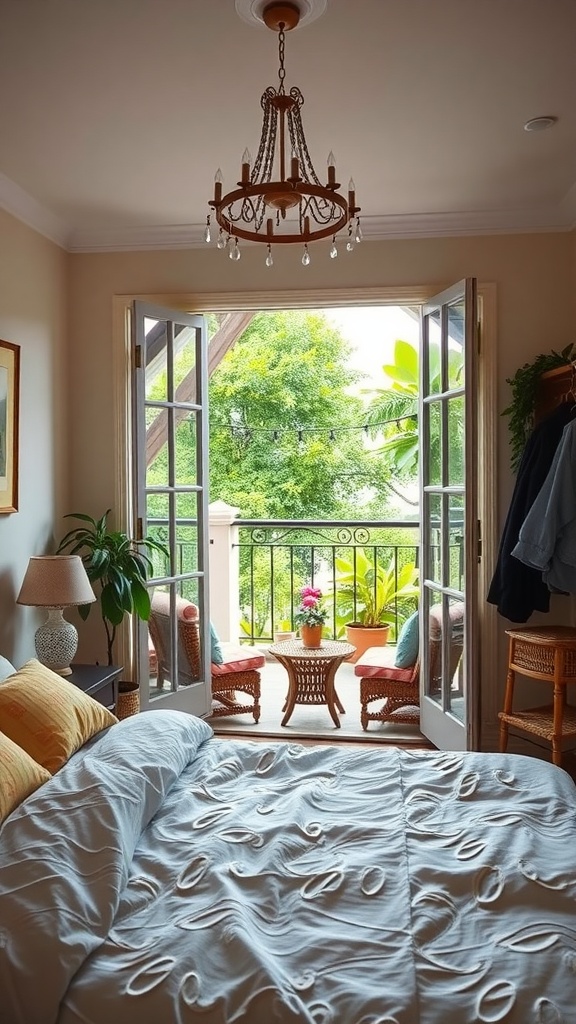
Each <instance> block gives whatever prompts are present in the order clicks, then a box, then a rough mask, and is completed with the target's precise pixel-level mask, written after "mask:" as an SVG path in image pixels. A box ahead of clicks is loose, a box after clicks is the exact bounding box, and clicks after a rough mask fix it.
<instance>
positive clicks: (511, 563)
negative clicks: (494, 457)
mask: <svg viewBox="0 0 576 1024" xmlns="http://www.w3.org/2000/svg"><path fill="white" fill-rule="evenodd" d="M571 417H572V406H571V403H570V402H562V403H561V404H560V405H559V406H557V408H556V409H554V411H553V412H551V413H550V414H549V415H548V416H547V417H546V418H545V419H544V420H542V422H541V423H539V424H538V426H537V427H535V428H534V430H533V431H532V433H531V435H530V437H529V438H528V441H527V443H526V446H525V448H524V451H523V453H522V458H521V460H520V465H519V467H518V475H517V477H516V483H515V485H514V491H513V494H512V500H511V502H510V508H509V509H508V515H507V517H506V522H505V524H504V530H503V532H502V537H501V540H500V547H499V551H498V558H497V562H496V568H495V570H494V576H493V578H492V582H491V584H490V589H489V591H488V596H487V601H488V602H489V603H490V604H495V605H497V607H498V611H499V613H500V615H503V616H504V617H505V618H507V619H510V621H511V622H526V621H527V620H528V619H529V618H530V616H531V615H532V612H535V611H539V612H547V611H549V609H550V591H549V589H548V587H547V586H546V583H545V582H544V580H543V579H542V571H541V570H540V569H536V568H534V567H533V566H530V565H526V564H525V563H524V562H521V561H520V560H519V559H518V558H514V557H513V555H512V550H513V549H514V548H515V546H516V544H517V543H518V539H519V536H520V529H521V527H522V525H523V523H524V521H525V519H526V516H527V515H528V513H529V511H530V509H531V508H532V505H533V504H534V502H535V500H536V498H537V496H538V493H539V491H540V489H541V487H542V485H543V483H544V481H545V479H546V476H547V474H548V471H549V469H550V466H551V463H552V461H553V459H554V455H555V454H556V450H557V448H558V445H559V444H560V440H561V438H562V431H563V430H564V427H565V426H566V424H567V423H569V422H570V420H571Z"/></svg>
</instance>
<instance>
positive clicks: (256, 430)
mask: <svg viewBox="0 0 576 1024" xmlns="http://www.w3.org/2000/svg"><path fill="white" fill-rule="evenodd" d="M417 419H418V416H417V414H416V413H407V414H406V415H405V416H394V417H393V418H392V419H386V420H378V422H377V423H372V424H369V423H362V424H350V425H348V424H347V425H346V426H341V427H330V428H328V427H316V426H313V427H281V428H279V427H251V426H248V425H247V424H240V423H228V424H219V425H215V426H213V427H211V429H212V430H222V431H226V432H227V431H230V433H231V434H232V436H233V437H234V435H235V434H236V433H237V434H239V435H241V436H242V437H246V436H249V437H251V436H252V434H268V435H269V436H270V437H271V438H272V440H273V441H278V440H279V439H280V434H291V433H294V434H296V435H297V436H298V440H299V441H303V440H304V434H326V433H327V434H328V437H329V440H330V441H335V440H336V434H337V433H338V434H343V433H346V432H350V431H356V430H357V431H361V432H363V433H364V434H365V435H366V436H368V434H369V433H370V428H371V427H372V429H376V428H377V427H385V426H388V425H389V424H391V423H393V424H395V426H396V427H397V428H398V429H400V424H401V422H402V421H403V420H417Z"/></svg>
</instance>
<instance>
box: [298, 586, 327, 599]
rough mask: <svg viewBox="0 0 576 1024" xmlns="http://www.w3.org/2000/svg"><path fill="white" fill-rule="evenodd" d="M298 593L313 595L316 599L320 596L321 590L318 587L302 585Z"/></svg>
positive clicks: (305, 595)
mask: <svg viewBox="0 0 576 1024" xmlns="http://www.w3.org/2000/svg"><path fill="white" fill-rule="evenodd" d="M300 593H301V594H302V597H314V598H315V599H316V600H318V598H320V597H322V591H321V590H320V589H319V587H302V590H301V591H300Z"/></svg>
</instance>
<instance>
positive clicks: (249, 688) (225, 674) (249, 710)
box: [148, 591, 266, 722]
mask: <svg viewBox="0 0 576 1024" xmlns="http://www.w3.org/2000/svg"><path fill="white" fill-rule="evenodd" d="M176 617H177V620H178V677H179V678H178V682H179V685H181V686H189V685H190V684H191V683H194V682H196V681H197V680H198V679H200V623H199V619H198V609H197V607H196V605H195V604H192V602H191V601H186V600H184V598H180V597H179V598H177V599H176ZM148 629H149V632H150V637H151V639H152V643H153V645H154V650H155V654H156V666H155V667H156V676H157V682H158V686H159V687H162V686H163V685H164V680H165V679H168V678H170V656H169V652H170V596H169V594H167V593H165V592H164V591H156V592H155V593H154V594H153V596H152V610H151V612H150V619H149V620H148ZM222 650H223V654H224V661H223V663H222V664H221V665H216V664H215V663H214V662H212V664H211V667H210V669H211V671H210V674H211V683H212V701H213V705H212V712H211V715H212V717H214V718H217V717H219V716H223V715H243V714H252V715H253V716H254V721H255V722H258V720H259V718H260V671H259V670H260V669H261V668H262V667H263V665H264V664H265V661H266V659H265V657H264V655H263V654H261V653H260V651H258V650H257V649H256V648H254V647H240V646H238V647H236V646H234V645H233V644H228V643H223V644H222ZM238 692H239V693H241V694H244V695H245V697H247V698H249V700H247V699H243V700H239V699H238V697H237V693H238Z"/></svg>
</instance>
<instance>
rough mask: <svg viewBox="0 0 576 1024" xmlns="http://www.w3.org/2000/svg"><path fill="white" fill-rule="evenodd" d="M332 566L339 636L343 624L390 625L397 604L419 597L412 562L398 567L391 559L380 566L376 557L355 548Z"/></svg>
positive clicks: (393, 620)
mask: <svg viewBox="0 0 576 1024" xmlns="http://www.w3.org/2000/svg"><path fill="white" fill-rule="evenodd" d="M335 564H336V570H337V573H338V575H337V578H336V584H335V588H334V593H333V595H332V596H333V599H334V601H335V603H336V610H337V615H336V621H337V625H338V635H339V636H340V635H341V634H342V633H343V631H344V626H345V625H350V624H360V625H362V626H380V625H383V624H385V623H387V622H388V623H393V622H395V620H396V615H395V612H396V605H397V604H398V602H405V601H408V600H410V599H413V598H417V597H418V594H419V588H418V570H417V568H416V566H415V564H414V563H413V562H407V563H406V564H404V565H402V566H400V567H399V566H397V565H396V564H395V561H394V558H391V559H390V562H389V563H388V564H387V565H381V564H379V563H377V561H376V556H375V555H367V554H366V552H365V551H364V550H363V549H362V548H357V549H356V551H355V553H354V555H353V556H351V557H350V558H341V557H338V558H336V560H335ZM352 620H354V623H352Z"/></svg>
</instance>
